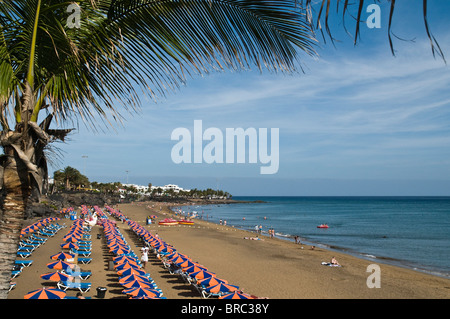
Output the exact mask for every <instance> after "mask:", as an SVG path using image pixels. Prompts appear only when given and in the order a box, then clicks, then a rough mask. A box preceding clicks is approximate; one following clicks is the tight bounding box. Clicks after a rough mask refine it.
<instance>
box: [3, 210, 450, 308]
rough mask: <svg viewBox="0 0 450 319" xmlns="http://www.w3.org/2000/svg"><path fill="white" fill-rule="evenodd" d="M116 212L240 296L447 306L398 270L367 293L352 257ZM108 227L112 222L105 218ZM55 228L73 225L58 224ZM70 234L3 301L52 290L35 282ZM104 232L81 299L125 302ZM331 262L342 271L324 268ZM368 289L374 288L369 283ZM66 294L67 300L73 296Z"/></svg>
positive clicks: (444, 291)
mask: <svg viewBox="0 0 450 319" xmlns="http://www.w3.org/2000/svg"><path fill="white" fill-rule="evenodd" d="M117 209H120V210H121V212H122V213H123V214H124V215H125V216H127V217H128V218H129V219H131V220H133V221H136V222H138V223H139V224H141V225H144V227H145V228H146V229H148V230H149V231H150V232H151V233H152V234H158V236H159V237H160V238H161V239H163V240H164V241H165V242H167V243H169V244H171V245H173V246H174V247H175V248H176V249H177V251H178V252H181V253H184V254H187V255H189V256H190V257H191V258H192V259H193V260H194V261H197V262H199V263H200V264H202V265H204V266H205V267H207V268H208V270H210V271H212V272H214V273H216V275H217V277H219V278H222V279H226V280H227V281H228V282H229V283H230V284H233V285H237V286H239V287H240V288H241V289H243V290H244V292H247V293H249V294H252V295H255V296H258V297H267V298H270V299H310V298H313V299H429V298H431V299H448V298H449V297H450V280H449V279H446V278H441V277H437V276H433V275H428V274H425V273H421V272H417V271H413V270H410V269H405V268H401V267H396V266H391V265H384V264H381V263H378V266H380V270H381V272H380V277H379V278H380V288H369V287H368V285H367V281H368V277H369V276H370V275H371V274H372V273H371V272H367V268H368V266H369V265H371V264H373V261H368V260H364V259H360V258H357V257H354V256H351V255H347V254H343V253H336V252H332V251H329V250H326V249H322V248H315V249H314V250H311V247H310V246H307V245H299V244H295V243H293V242H289V241H286V240H282V239H278V238H273V239H271V238H269V237H265V236H260V238H262V239H263V240H250V239H244V238H251V237H255V236H256V235H255V234H254V233H252V232H248V231H243V230H238V229H235V228H233V227H227V226H221V225H217V224H214V223H211V222H206V221H202V220H194V221H195V224H194V225H193V226H188V225H178V226H160V225H158V224H157V223H155V224H151V225H145V220H146V216H148V215H157V216H158V219H157V220H161V219H163V218H165V217H169V216H173V214H172V213H171V211H170V210H169V209H168V205H166V204H164V203H156V202H155V203H139V204H122V205H118V206H117ZM110 219H114V218H113V217H110ZM59 223H65V224H66V225H67V226H69V227H70V226H71V225H72V221H70V220H68V219H64V220H62V221H60V222H59ZM117 227H118V229H119V230H120V232H121V233H122V234H123V235H124V236H125V238H126V240H127V242H128V244H129V245H130V246H131V247H132V248H133V250H134V251H135V252H136V254H139V249H140V247H142V245H143V242H142V241H141V240H140V239H139V238H138V237H137V236H136V235H135V234H134V232H132V231H131V230H130V227H129V226H128V225H127V224H126V223H121V222H118V223H117ZM67 231H68V227H67V228H64V229H61V230H60V231H59V232H58V233H57V234H56V235H55V236H54V237H52V238H50V239H49V240H48V241H47V243H45V244H44V245H42V246H41V247H39V248H38V249H37V250H35V252H33V254H32V256H31V257H29V258H28V259H31V260H33V264H32V265H31V266H30V267H28V268H24V269H23V271H22V273H21V275H20V276H18V277H16V278H14V279H13V280H12V281H14V282H16V287H15V288H14V289H13V290H12V291H11V292H10V293H9V296H8V298H9V299H23V296H24V295H25V294H26V293H27V292H29V291H31V290H34V289H38V288H41V287H43V286H56V283H54V282H49V281H47V280H43V279H41V278H40V275H41V274H43V273H46V272H50V269H48V268H47V267H46V264H47V263H49V262H51V260H50V256H51V255H53V254H56V253H58V252H59V251H61V249H60V244H61V243H62V237H63V236H64V235H65V234H66V233H67ZM97 234H103V229H102V228H101V227H99V226H94V227H93V228H92V230H91V235H92V244H93V247H92V255H91V256H90V257H91V258H93V260H92V262H91V263H90V264H88V265H83V264H81V265H80V267H81V268H82V269H83V270H90V271H91V272H92V276H91V277H90V278H89V279H87V280H86V282H90V283H92V288H91V290H90V291H89V292H87V293H85V294H84V295H85V296H87V297H90V298H91V299H97V291H96V288H97V287H106V288H107V292H106V296H105V298H107V299H126V298H127V296H126V295H124V294H123V293H122V290H123V288H122V286H121V285H120V284H119V283H118V275H117V274H116V272H115V271H114V270H109V262H110V260H112V254H111V253H110V252H109V251H108V249H107V247H106V243H105V240H104V238H103V236H101V239H97ZM333 256H334V257H336V259H337V260H338V261H339V263H340V264H341V265H342V267H329V266H324V265H322V262H324V261H325V262H328V261H330V260H331V258H332V257H333ZM145 270H146V271H147V272H148V273H150V274H151V276H152V278H153V279H154V281H155V283H156V284H157V285H158V288H160V289H162V291H163V293H164V296H165V297H166V298H167V299H192V300H195V299H197V300H198V299H201V296H200V294H199V293H198V292H197V291H196V290H195V289H194V288H193V287H192V286H190V285H189V284H187V283H185V282H184V281H183V280H181V279H180V278H179V276H178V275H172V274H170V273H169V272H168V271H167V270H166V269H165V268H164V267H163V265H162V263H161V261H160V260H159V259H157V258H156V256H154V255H153V254H150V258H149V263H148V264H147V266H146V268H145ZM369 282H373V281H369ZM76 292H77V291H75V290H68V291H67V294H68V295H69V296H75V295H76Z"/></svg>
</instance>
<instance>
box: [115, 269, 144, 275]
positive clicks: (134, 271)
mask: <svg viewBox="0 0 450 319" xmlns="http://www.w3.org/2000/svg"><path fill="white" fill-rule="evenodd" d="M117 274H118V275H119V276H127V275H132V274H135V275H141V276H142V275H145V274H146V272H145V271H144V270H141V269H135V268H126V269H122V270H119V271H118V272H117Z"/></svg>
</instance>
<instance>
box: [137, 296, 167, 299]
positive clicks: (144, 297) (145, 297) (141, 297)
mask: <svg viewBox="0 0 450 319" xmlns="http://www.w3.org/2000/svg"><path fill="white" fill-rule="evenodd" d="M130 299H161V297H149V296H139V297H133V296H131V297H130Z"/></svg>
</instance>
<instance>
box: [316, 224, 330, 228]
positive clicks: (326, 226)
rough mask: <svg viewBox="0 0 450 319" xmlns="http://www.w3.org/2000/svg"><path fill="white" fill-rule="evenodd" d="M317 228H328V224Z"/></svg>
mask: <svg viewBox="0 0 450 319" xmlns="http://www.w3.org/2000/svg"><path fill="white" fill-rule="evenodd" d="M317 228H328V225H327V224H322V225H319V226H317Z"/></svg>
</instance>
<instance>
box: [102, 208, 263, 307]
mask: <svg viewBox="0 0 450 319" xmlns="http://www.w3.org/2000/svg"><path fill="white" fill-rule="evenodd" d="M106 208H107V210H108V211H109V212H110V213H111V214H112V215H114V216H116V217H117V218H119V219H121V220H126V222H127V223H128V225H129V226H130V227H131V229H132V230H133V231H134V232H135V234H136V235H137V236H138V237H140V238H141V239H142V240H143V241H144V242H145V243H146V245H147V246H148V247H150V248H151V249H152V252H153V253H154V254H156V255H157V256H158V258H160V259H161V261H162V263H163V266H164V267H165V268H166V269H167V270H168V271H169V273H171V274H177V275H179V276H180V277H181V278H182V279H183V280H184V281H185V282H186V283H189V284H190V285H192V287H193V288H194V289H195V290H197V291H198V292H199V293H200V295H201V296H202V297H203V298H210V297H217V298H220V299H228V298H240V299H254V298H257V297H255V296H251V295H249V294H246V293H243V292H242V291H241V290H240V289H239V287H238V286H236V285H230V284H229V283H228V282H227V281H226V280H224V279H220V278H218V277H217V276H216V275H215V274H214V273H212V272H210V271H208V269H207V268H206V267H204V266H202V265H200V264H199V263H197V262H194V261H192V259H191V258H189V256H186V255H184V254H181V253H179V252H177V251H176V249H175V248H174V247H173V246H171V245H169V244H167V243H165V242H164V241H163V240H161V239H160V238H159V237H157V236H153V235H152V234H151V233H150V232H149V231H148V230H147V229H145V228H144V227H143V226H142V225H140V224H138V223H136V222H134V221H132V220H129V219H126V218H125V217H124V216H120V214H121V213H120V212H117V211H116V210H114V209H111V208H109V207H106Z"/></svg>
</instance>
